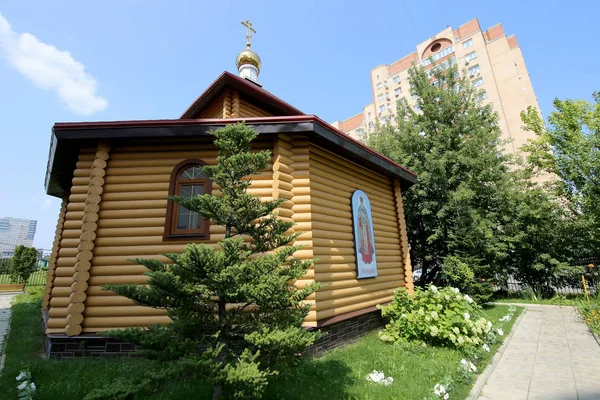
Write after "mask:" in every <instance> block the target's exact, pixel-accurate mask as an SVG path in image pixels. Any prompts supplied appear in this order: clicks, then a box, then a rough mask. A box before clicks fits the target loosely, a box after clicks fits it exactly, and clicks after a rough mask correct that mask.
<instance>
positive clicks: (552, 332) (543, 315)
mask: <svg viewBox="0 0 600 400" xmlns="http://www.w3.org/2000/svg"><path fill="white" fill-rule="evenodd" d="M520 399H523V400H525V399H527V400H534V399H536V400H537V399H544V400H570V399H574V400H592V399H594V400H598V399H600V346H598V343H596V341H595V339H594V337H593V336H592V334H591V333H590V332H589V330H588V328H587V326H585V325H584V324H583V322H582V321H581V320H580V318H579V316H578V313H577V310H576V309H575V308H573V307H557V306H546V305H544V306H542V305H528V306H527V309H526V311H525V314H524V315H523V318H522V319H521V322H520V323H519V325H518V326H517V327H516V329H515V331H514V335H513V337H512V339H511V340H510V342H509V343H508V346H507V347H506V350H505V352H504V354H502V357H501V359H500V361H499V363H498V364H497V365H496V368H495V369H494V371H493V372H492V374H491V375H490V377H489V379H488V381H487V383H486V385H485V386H484V387H483V390H482V392H481V394H480V396H479V400H520Z"/></svg>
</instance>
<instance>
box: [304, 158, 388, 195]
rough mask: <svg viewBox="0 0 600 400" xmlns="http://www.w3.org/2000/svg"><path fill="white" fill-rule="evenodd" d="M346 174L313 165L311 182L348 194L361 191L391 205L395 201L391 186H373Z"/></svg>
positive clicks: (368, 182) (316, 164) (317, 164)
mask: <svg viewBox="0 0 600 400" xmlns="http://www.w3.org/2000/svg"><path fill="white" fill-rule="evenodd" d="M346 173H348V175H346ZM346 173H344V174H343V173H342V172H340V171H338V170H334V169H330V168H328V167H326V166H324V165H321V164H319V163H315V164H313V169H311V176H310V181H311V184H313V183H315V182H318V183H321V184H325V185H330V186H331V187H333V188H335V189H338V190H341V191H344V192H348V193H353V192H354V191H355V190H357V189H360V190H362V191H364V192H365V193H367V195H368V196H369V198H371V197H377V198H380V199H382V200H384V201H386V202H390V203H391V202H393V201H394V193H393V191H392V187H391V185H376V184H371V183H370V181H366V180H365V179H361V178H359V177H355V176H352V175H351V173H349V171H346Z"/></svg>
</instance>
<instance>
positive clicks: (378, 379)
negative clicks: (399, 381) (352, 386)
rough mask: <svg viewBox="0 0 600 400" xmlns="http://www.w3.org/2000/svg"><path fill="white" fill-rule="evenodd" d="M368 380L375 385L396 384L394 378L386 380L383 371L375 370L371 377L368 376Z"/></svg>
mask: <svg viewBox="0 0 600 400" xmlns="http://www.w3.org/2000/svg"><path fill="white" fill-rule="evenodd" d="M367 380H368V381H371V382H374V383H379V384H381V385H383V386H390V385H391V384H392V383H394V378H392V377H391V376H388V377H387V378H386V377H385V374H384V373H383V371H377V370H373V372H371V373H370V374H369V376H367Z"/></svg>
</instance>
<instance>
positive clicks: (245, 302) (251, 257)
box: [88, 124, 318, 399]
mask: <svg viewBox="0 0 600 400" xmlns="http://www.w3.org/2000/svg"><path fill="white" fill-rule="evenodd" d="M213 134H214V137H215V141H214V142H215V145H216V146H217V147H218V148H219V156H218V158H217V161H218V165H215V166H205V167H204V168H203V170H204V172H205V173H206V174H207V175H208V176H209V177H210V178H211V179H212V180H213V181H214V182H215V183H216V184H218V185H219V187H220V188H221V192H222V196H211V195H207V194H204V195H199V196H197V197H194V198H191V199H189V198H182V197H177V196H174V197H173V198H172V199H173V200H174V201H176V202H177V203H179V204H180V205H181V206H183V207H186V208H188V209H190V210H192V211H195V212H198V213H199V214H200V215H202V217H204V218H206V219H210V220H211V223H212V224H215V225H221V226H223V227H224V228H225V229H224V230H225V237H224V239H223V240H221V241H220V242H219V246H218V248H215V247H214V246H211V245H207V244H190V245H188V246H187V247H186V249H185V251H184V252H183V253H182V254H166V256H167V257H168V258H169V259H170V260H171V261H172V264H163V263H162V262H159V261H157V260H142V259H138V260H136V261H137V262H138V263H140V264H142V265H144V266H146V267H147V268H148V269H149V272H147V273H146V275H147V276H148V277H149V280H148V284H147V285H108V286H107V287H106V288H107V289H110V290H114V291H115V292H117V293H118V294H120V295H123V296H125V297H128V298H130V299H132V300H134V301H135V302H136V303H137V304H140V305H144V306H149V307H153V308H158V309H165V310H167V315H168V316H169V317H170V318H171V319H172V321H173V322H172V323H170V324H168V325H160V326H151V327H149V328H148V329H145V328H144V329H142V328H134V329H126V330H121V331H110V332H108V335H109V336H112V337H117V338H120V339H122V340H125V341H127V342H132V343H135V344H137V345H139V346H141V347H142V348H143V349H144V350H143V353H142V354H144V355H146V356H148V357H154V358H159V359H161V360H167V361H170V362H168V363H166V364H165V368H164V369H162V370H161V371H158V372H155V373H153V374H152V375H149V376H148V377H147V379H145V380H144V381H142V382H131V383H121V384H119V385H115V386H111V387H110V388H106V389H103V390H101V391H96V392H94V393H92V394H91V395H90V396H89V397H88V398H130V397H127V396H131V395H132V394H133V393H137V394H138V395H139V394H144V393H149V392H152V391H156V390H160V389H161V388H163V387H164V385H165V383H168V382H171V383H173V382H174V381H176V380H181V379H186V378H189V377H194V376H196V377H203V378H207V379H209V380H210V381H211V382H212V383H213V385H214V386H213V389H214V390H213V399H217V398H220V397H222V396H229V397H235V398H256V397H260V396H261V393H262V392H263V389H264V388H265V385H266V384H267V378H268V377H269V376H270V375H273V374H275V373H277V371H278V368H280V367H282V366H285V365H289V363H291V362H293V361H294V360H295V359H297V353H299V352H301V351H303V350H304V349H305V348H306V347H307V346H309V345H310V344H312V343H313V341H314V340H315V338H316V334H315V333H311V332H308V331H307V330H305V329H304V328H303V327H302V323H303V321H304V318H305V317H306V315H307V314H308V311H309V306H308V305H305V304H304V303H303V300H304V299H305V298H306V297H307V296H308V295H309V294H311V293H313V292H314V291H315V290H316V289H317V288H318V285H316V284H312V285H310V286H307V287H304V288H301V289H298V288H296V287H295V286H294V285H293V282H294V281H295V280H297V279H299V278H301V277H302V276H303V275H305V274H306V272H307V270H308V268H309V267H310V266H311V264H312V261H308V260H304V261H303V260H298V259H296V258H294V257H292V254H293V253H294V252H295V251H297V250H298V249H299V248H300V246H292V245H289V244H290V243H292V242H293V241H294V239H295V238H296V237H297V236H298V235H299V232H296V233H289V232H290V228H291V227H292V225H293V224H292V223H290V222H284V221H281V220H280V219H278V218H277V215H276V214H275V213H274V211H275V210H276V209H277V208H278V207H279V206H280V205H281V204H282V202H283V201H285V200H284V199H279V200H273V201H264V202H263V201H261V200H260V198H259V197H257V196H253V195H250V194H247V193H246V189H247V188H248V186H249V185H250V183H251V180H250V179H249V176H251V175H254V174H256V173H257V172H258V171H260V170H262V169H264V168H266V167H267V165H268V160H269V158H270V152H269V151H260V152H251V151H250V142H251V141H252V140H253V139H254V138H255V137H256V135H257V133H256V132H255V131H254V130H253V129H251V128H249V127H247V126H246V125H244V124H236V125H228V126H227V127H225V128H223V129H220V130H217V131H216V132H214V133H213Z"/></svg>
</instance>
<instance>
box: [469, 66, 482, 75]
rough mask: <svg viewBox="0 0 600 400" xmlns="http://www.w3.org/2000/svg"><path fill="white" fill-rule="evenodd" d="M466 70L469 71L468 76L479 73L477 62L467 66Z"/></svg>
mask: <svg viewBox="0 0 600 400" xmlns="http://www.w3.org/2000/svg"><path fill="white" fill-rule="evenodd" d="M468 71H469V76H473V75H475V74H477V73H479V64H477V65H473V66H472V67H469V69H468Z"/></svg>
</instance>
